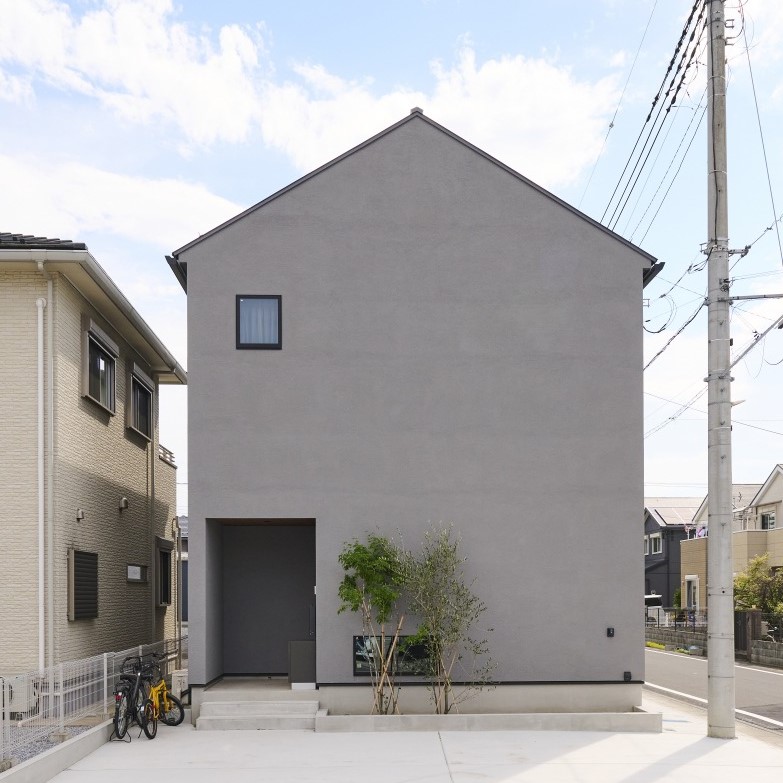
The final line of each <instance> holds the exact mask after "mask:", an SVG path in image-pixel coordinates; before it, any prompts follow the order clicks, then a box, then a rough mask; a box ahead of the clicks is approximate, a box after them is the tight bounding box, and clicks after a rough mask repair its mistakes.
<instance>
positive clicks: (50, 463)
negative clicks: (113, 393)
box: [37, 261, 54, 666]
mask: <svg viewBox="0 0 783 783" xmlns="http://www.w3.org/2000/svg"><path fill="white" fill-rule="evenodd" d="M37 266H38V271H39V272H40V273H41V274H42V275H43V277H44V279H45V280H46V300H47V302H48V308H49V312H48V318H47V319H46V417H47V426H46V430H47V432H46V447H47V448H46V474H45V476H46V479H45V480H46V588H47V589H46V659H47V661H48V664H49V666H54V283H53V278H52V276H51V275H50V274H49V272H48V271H47V270H46V267H45V265H44V262H43V261H38V264H37Z"/></svg>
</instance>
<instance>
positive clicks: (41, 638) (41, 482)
mask: <svg viewBox="0 0 783 783" xmlns="http://www.w3.org/2000/svg"><path fill="white" fill-rule="evenodd" d="M35 306H36V307H37V308H38V668H39V669H43V668H45V667H46V656H45V643H46V639H45V633H44V629H45V614H44V603H45V597H44V565H45V557H44V521H45V507H44V498H45V493H46V475H45V472H44V455H45V444H44V308H45V307H46V299H44V298H43V297H41V298H39V299H36V300H35Z"/></svg>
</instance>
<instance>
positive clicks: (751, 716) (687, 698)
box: [642, 682, 783, 731]
mask: <svg viewBox="0 0 783 783" xmlns="http://www.w3.org/2000/svg"><path fill="white" fill-rule="evenodd" d="M642 687H643V688H645V689H646V690H648V691H650V692H651V693H658V694H660V695H661V696H668V697H669V698H672V699H676V700H677V701H684V702H687V703H688V704H692V705H693V706H694V707H702V708H703V709H707V699H702V698H701V697H700V696H692V695H691V694H690V693H683V692H682V691H675V690H672V689H671V688H664V686H663V685H655V684H654V683H651V682H645V683H644V685H643V686H642ZM734 714H735V715H736V716H737V718H738V719H739V720H743V721H745V722H747V723H753V724H755V725H759V726H762V727H763V728H765V729H772V730H774V731H780V730H781V729H783V722H781V721H779V720H773V719H772V718H766V717H764V716H763V715H758V714H757V713H755V712H748V711H747V710H734Z"/></svg>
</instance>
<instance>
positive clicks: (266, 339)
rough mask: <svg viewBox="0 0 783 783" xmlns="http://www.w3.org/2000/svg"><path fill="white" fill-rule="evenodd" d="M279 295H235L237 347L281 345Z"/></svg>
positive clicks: (281, 324) (271, 347) (278, 346)
mask: <svg viewBox="0 0 783 783" xmlns="http://www.w3.org/2000/svg"><path fill="white" fill-rule="evenodd" d="M282 317H283V316H282V302H281V297H280V296H260V295H241V294H240V295H238V296H237V348H261V349H263V348H268V349H276V348H281V347H282V326H283V323H282Z"/></svg>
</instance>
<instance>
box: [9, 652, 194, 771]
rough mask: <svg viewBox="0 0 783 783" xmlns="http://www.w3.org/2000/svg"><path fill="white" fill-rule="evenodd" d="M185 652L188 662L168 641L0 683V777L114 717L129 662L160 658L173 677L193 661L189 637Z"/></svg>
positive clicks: (80, 661)
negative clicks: (154, 655)
mask: <svg viewBox="0 0 783 783" xmlns="http://www.w3.org/2000/svg"><path fill="white" fill-rule="evenodd" d="M182 650H183V651H184V656H181V655H180V650H179V649H178V645H177V641H176V640H175V639H166V640H165V641H161V642H156V643H154V644H145V645H139V646H138V647H133V648H131V649H128V650H121V651H119V652H111V653H104V654H103V655H96V656H94V657H92V658H82V659H81V660H78V661H68V662H65V663H61V664H58V665H56V666H52V667H49V668H48V669H40V670H38V671H33V672H28V673H27V674H15V675H9V676H5V677H0V771H2V770H3V769H5V768H7V767H8V766H9V765H10V764H15V763H18V762H19V761H20V760H24V759H26V758H29V757H30V756H31V755H35V753H36V752H40V751H41V750H45V749H47V748H48V747H50V746H51V743H52V742H56V741H62V740H63V739H67V738H68V737H69V736H70V735H71V734H72V733H73V731H74V730H75V727H80V726H89V725H94V723H96V722H97V720H100V719H102V718H104V717H108V716H110V715H111V714H112V713H113V711H114V698H113V694H114V686H115V684H116V682H117V680H118V678H119V674H120V671H121V668H122V663H123V661H124V660H125V659H126V658H129V657H133V656H142V655H149V654H150V653H153V652H154V653H157V654H158V655H159V656H160V658H159V663H160V667H161V671H162V673H163V675H164V676H166V677H168V676H169V675H170V674H171V673H172V672H173V671H174V670H176V669H177V668H180V667H181V663H180V661H181V660H182V657H184V660H185V661H187V652H186V651H187V637H184V638H183V639H182ZM182 665H185V666H186V665H187V664H186V663H185V664H182ZM76 730H78V729H76Z"/></svg>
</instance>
